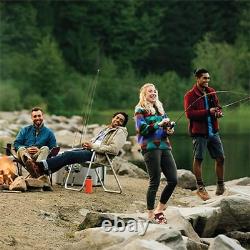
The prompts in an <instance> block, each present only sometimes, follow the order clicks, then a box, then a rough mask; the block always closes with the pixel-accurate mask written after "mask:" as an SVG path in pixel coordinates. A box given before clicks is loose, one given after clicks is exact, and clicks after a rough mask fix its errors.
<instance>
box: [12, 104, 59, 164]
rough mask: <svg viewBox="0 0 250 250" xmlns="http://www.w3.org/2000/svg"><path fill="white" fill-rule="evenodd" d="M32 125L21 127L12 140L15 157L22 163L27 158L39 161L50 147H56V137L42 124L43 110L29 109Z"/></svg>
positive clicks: (47, 152) (46, 154)
mask: <svg viewBox="0 0 250 250" xmlns="http://www.w3.org/2000/svg"><path fill="white" fill-rule="evenodd" d="M31 119H32V121H33V124H32V125H29V126H26V127H24V128H22V129H21V130H20V131H19V133H18V135H17V137H16V140H15V141H14V147H15V150H16V152H17V157H18V159H19V160H21V161H22V162H23V163H24V164H25V163H26V161H27V160H28V159H33V160H35V161H41V160H44V159H46V158H47V157H48V154H49V151H50V149H52V148H53V147H56V138H55V135H54V133H53V132H52V130H50V129H49V128H47V127H45V126H44V123H43V110H42V109H41V108H39V107H34V108H33V109H32V110H31Z"/></svg>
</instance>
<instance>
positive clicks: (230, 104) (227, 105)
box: [222, 96, 250, 108]
mask: <svg viewBox="0 0 250 250" xmlns="http://www.w3.org/2000/svg"><path fill="white" fill-rule="evenodd" d="M249 100H250V96H248V97H246V98H242V99H240V100H238V101H235V102H231V103H229V104H226V105H223V106H222V108H227V107H230V106H232V105H234V104H237V103H239V102H243V101H245V102H246V101H249Z"/></svg>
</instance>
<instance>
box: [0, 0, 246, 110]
mask: <svg viewBox="0 0 250 250" xmlns="http://www.w3.org/2000/svg"><path fill="white" fill-rule="evenodd" d="M0 14H1V20H0V70H1V71H0V110H18V109H22V108H30V107H31V106H33V105H40V106H42V107H44V108H45V109H47V111H48V112H50V113H57V114H77V113H78V114H79V113H81V111H82V109H83V108H84V107H85V106H86V105H87V103H88V101H89V93H88V89H89V86H90V84H91V83H92V82H93V79H94V78H95V76H96V72H97V69H100V74H99V77H98V82H97V87H96V92H95V95H94V102H93V109H94V110H104V109H125V108H126V109H133V107H134V106H135V104H136V103H137V101H138V89H139V87H140V85H142V84H143V83H144V82H154V83H155V84H156V85H157V87H158V89H159V90H160V96H161V100H162V101H163V102H164V105H166V107H167V109H169V110H178V109H182V103H183V95H184V93H185V91H186V90H187V89H189V88H190V87H191V86H192V84H193V83H194V79H193V75H192V72H193V69H194V68H197V67H205V68H207V69H208V70H209V71H210V74H211V76H212V80H211V85H212V86H214V87H216V88H218V89H234V90H238V91H244V92H248V91H249V89H250V80H249V79H250V77H249V76H250V74H249V72H250V37H249V30H250V2H249V1H237V0H230V1H152V0H143V1H142V0H82V1H73V0H72V1H69V0H68V1H53V0H43V1H29V0H26V1H20V0H19V1H4V0H2V1H1V3H0Z"/></svg>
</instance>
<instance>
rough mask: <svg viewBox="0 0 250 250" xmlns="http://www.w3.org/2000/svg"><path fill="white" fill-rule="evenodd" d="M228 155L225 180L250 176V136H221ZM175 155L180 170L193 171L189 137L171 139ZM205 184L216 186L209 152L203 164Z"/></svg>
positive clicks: (212, 162) (212, 161)
mask: <svg viewBox="0 0 250 250" xmlns="http://www.w3.org/2000/svg"><path fill="white" fill-rule="evenodd" d="M221 139H222V142H223V146H224V151H225V155H226V160H225V167H226V171H225V180H232V179H237V178H241V177H245V176H250V134H245V135H240V134H235V135H223V134H222V135H221ZM171 142H172V146H173V154H174V157H175V160H176V163H177V167H178V169H181V168H184V169H187V170H191V169H192V161H193V159H192V141H191V138H190V137H189V136H187V135H175V136H173V137H172V138H171ZM203 177H204V182H205V183H206V184H208V185H210V184H215V181H216V175H215V170H214V160H212V159H211V158H210V156H209V153H208V151H207V152H206V157H205V159H204V162H203Z"/></svg>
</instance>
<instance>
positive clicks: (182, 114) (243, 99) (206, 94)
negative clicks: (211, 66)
mask: <svg viewBox="0 0 250 250" xmlns="http://www.w3.org/2000/svg"><path fill="white" fill-rule="evenodd" d="M216 93H234V94H241V95H248V94H246V93H243V92H239V91H232V90H218V91H213V92H210V93H205V94H204V95H202V96H200V97H199V98H197V99H196V100H195V101H194V102H192V103H191V104H190V105H189V106H188V107H187V108H186V109H185V110H184V112H182V113H181V115H180V116H178V117H177V119H176V120H175V121H173V122H171V128H173V127H174V126H175V125H176V124H177V122H178V121H179V120H180V119H181V118H182V117H183V116H184V115H185V113H186V112H187V111H188V110H189V109H190V108H191V107H192V106H193V105H194V104H195V103H196V102H197V101H199V100H200V99H201V98H203V97H205V96H208V95H212V94H216ZM249 99H250V97H249V96H248V97H246V98H242V99H240V100H238V101H235V102H232V103H229V104H226V105H224V106H222V108H226V107H229V106H232V105H234V104H236V103H239V102H242V101H247V100H249Z"/></svg>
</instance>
